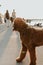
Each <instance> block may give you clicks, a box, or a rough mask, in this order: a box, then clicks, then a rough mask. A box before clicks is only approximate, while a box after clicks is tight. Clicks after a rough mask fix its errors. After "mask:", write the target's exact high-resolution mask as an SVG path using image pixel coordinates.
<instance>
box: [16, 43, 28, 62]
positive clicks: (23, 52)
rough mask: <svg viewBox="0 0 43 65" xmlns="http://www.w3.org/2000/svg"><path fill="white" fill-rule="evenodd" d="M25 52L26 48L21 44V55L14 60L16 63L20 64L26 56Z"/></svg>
mask: <svg viewBox="0 0 43 65" xmlns="http://www.w3.org/2000/svg"><path fill="white" fill-rule="evenodd" d="M26 52H27V48H26V47H25V46H24V45H23V44H22V50H21V54H20V57H18V58H17V59H16V61H17V62H21V61H22V60H23V59H24V58H25V56H26Z"/></svg>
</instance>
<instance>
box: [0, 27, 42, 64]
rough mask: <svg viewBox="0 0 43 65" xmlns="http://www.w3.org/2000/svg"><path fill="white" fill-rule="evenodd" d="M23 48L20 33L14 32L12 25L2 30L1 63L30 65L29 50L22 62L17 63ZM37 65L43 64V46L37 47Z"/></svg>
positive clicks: (0, 42) (0, 33) (0, 41)
mask: <svg viewBox="0 0 43 65" xmlns="http://www.w3.org/2000/svg"><path fill="white" fill-rule="evenodd" d="M20 50H21V40H20V36H19V33H17V32H15V31H14V32H13V31H12V28H11V27H8V28H6V29H5V30H4V31H3V32H0V65H29V63H30V56H29V52H28V51H27V54H26V57H25V59H24V60H23V62H22V63H17V62H16V58H17V57H18V56H19V54H20ZM36 55H37V65H43V46H41V47H37V48H36Z"/></svg>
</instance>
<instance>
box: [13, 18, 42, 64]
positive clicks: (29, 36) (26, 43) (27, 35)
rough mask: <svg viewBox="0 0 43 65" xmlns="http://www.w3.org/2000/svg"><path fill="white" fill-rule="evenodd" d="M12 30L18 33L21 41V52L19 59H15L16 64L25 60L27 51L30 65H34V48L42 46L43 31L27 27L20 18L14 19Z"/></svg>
mask: <svg viewBox="0 0 43 65" xmlns="http://www.w3.org/2000/svg"><path fill="white" fill-rule="evenodd" d="M13 30H15V31H18V32H19V33H20V38H21V40H22V51H21V54H20V57H19V58H17V59H16V60H17V62H21V61H22V60H23V59H24V58H25V56H26V52H27V50H28V51H29V53H30V65H36V51H35V48H36V47H38V46H41V45H43V29H42V30H38V29H35V28H33V27H31V26H28V25H27V24H26V23H25V22H24V20H23V19H22V18H16V19H15V20H14V24H13Z"/></svg>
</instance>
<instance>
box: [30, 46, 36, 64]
mask: <svg viewBox="0 0 43 65" xmlns="http://www.w3.org/2000/svg"><path fill="white" fill-rule="evenodd" d="M29 52H30V65H36V53H35V47H32V48H30V49H29Z"/></svg>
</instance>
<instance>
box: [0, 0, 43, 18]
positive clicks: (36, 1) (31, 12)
mask: <svg viewBox="0 0 43 65" xmlns="http://www.w3.org/2000/svg"><path fill="white" fill-rule="evenodd" d="M0 4H1V5H2V6H1V7H0V13H2V14H5V12H6V10H7V9H8V10H9V13H10V15H11V13H12V11H13V9H15V11H16V16H17V17H22V18H39V19H40V18H43V0H0Z"/></svg>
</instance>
